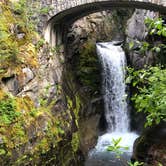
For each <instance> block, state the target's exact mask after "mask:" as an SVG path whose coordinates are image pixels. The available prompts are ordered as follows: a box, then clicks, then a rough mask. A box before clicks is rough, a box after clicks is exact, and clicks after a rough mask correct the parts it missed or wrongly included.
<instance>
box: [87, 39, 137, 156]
mask: <svg viewBox="0 0 166 166" xmlns="http://www.w3.org/2000/svg"><path fill="white" fill-rule="evenodd" d="M96 46H97V53H98V56H99V58H100V60H101V63H102V67H103V72H102V79H103V83H102V89H103V96H104V106H105V117H106V121H107V124H108V128H107V133H106V134H104V135H102V136H100V137H99V138H98V142H97V145H96V147H95V148H94V149H93V150H92V151H91V152H90V156H97V155H98V154H101V153H102V152H104V153H105V152H106V151H107V147H108V146H109V145H111V144H112V139H118V138H121V139H122V140H121V142H120V146H122V147H126V146H127V147H129V149H128V150H127V151H126V150H125V152H127V153H131V152H132V147H133V143H134V141H135V139H136V138H137V137H138V135H137V134H135V133H132V132H130V127H129V124H130V120H129V116H128V110H127V101H126V93H125V90H126V85H125V67H126V59H125V53H124V51H123V49H122V48H121V46H116V45H114V44H113V42H108V43H98V44H97V45H96Z"/></svg>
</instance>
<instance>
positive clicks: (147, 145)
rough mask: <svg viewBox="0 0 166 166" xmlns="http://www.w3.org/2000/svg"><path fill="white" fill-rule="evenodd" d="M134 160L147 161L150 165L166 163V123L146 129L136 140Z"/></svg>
mask: <svg viewBox="0 0 166 166" xmlns="http://www.w3.org/2000/svg"><path fill="white" fill-rule="evenodd" d="M132 158H133V159H134V160H139V161H143V162H145V163H146V164H147V165H148V166H156V165H157V164H159V163H161V164H163V165H164V164H165V163H166V123H165V122H163V123H161V124H159V125H157V126H154V127H151V128H148V129H146V130H145V131H144V132H143V134H142V135H141V136H140V137H139V138H138V139H137V140H136V141H135V144H134V152H133V157H132Z"/></svg>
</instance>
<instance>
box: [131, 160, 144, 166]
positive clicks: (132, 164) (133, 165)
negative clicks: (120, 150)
mask: <svg viewBox="0 0 166 166" xmlns="http://www.w3.org/2000/svg"><path fill="white" fill-rule="evenodd" d="M128 164H129V166H141V165H143V164H144V163H143V162H138V161H136V162H134V163H132V162H128Z"/></svg>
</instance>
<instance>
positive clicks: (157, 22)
mask: <svg viewBox="0 0 166 166" xmlns="http://www.w3.org/2000/svg"><path fill="white" fill-rule="evenodd" d="M145 24H146V26H147V27H148V30H149V34H150V35H154V34H155V35H159V36H160V35H162V36H164V37H166V25H165V24H164V20H163V19H162V18H156V19H150V18H146V19H145Z"/></svg>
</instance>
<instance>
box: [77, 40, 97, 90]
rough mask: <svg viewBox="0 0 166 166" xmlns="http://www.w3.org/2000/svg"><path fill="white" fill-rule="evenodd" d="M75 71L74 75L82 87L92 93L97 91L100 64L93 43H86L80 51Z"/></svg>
mask: <svg viewBox="0 0 166 166" xmlns="http://www.w3.org/2000/svg"><path fill="white" fill-rule="evenodd" d="M76 71H77V73H76V75H77V77H78V79H79V81H80V83H81V84H82V85H83V86H87V87H88V88H90V91H91V92H92V93H94V92H96V91H99V87H100V62H99V60H98V56H97V54H96V48H95V43H94V42H93V41H87V42H86V43H85V44H84V45H83V47H82V48H81V49H80V53H79V57H78V59H77V64H76Z"/></svg>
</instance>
